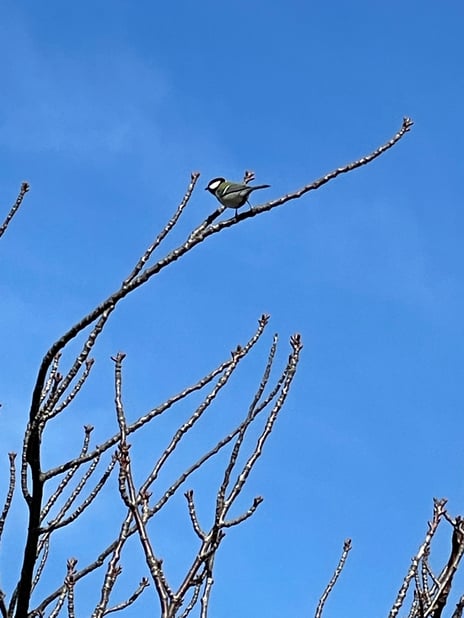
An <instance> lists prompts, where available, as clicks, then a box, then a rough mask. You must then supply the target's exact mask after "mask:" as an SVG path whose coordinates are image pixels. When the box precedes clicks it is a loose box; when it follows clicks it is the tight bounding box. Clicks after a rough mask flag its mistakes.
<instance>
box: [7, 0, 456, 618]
mask: <svg viewBox="0 0 464 618" xmlns="http://www.w3.org/2000/svg"><path fill="white" fill-rule="evenodd" d="M0 12H1V19H0V55H1V58H2V62H1V64H0V86H1V90H2V93H3V94H2V96H1V97H0V163H1V164H0V203H1V208H2V210H3V212H6V210H7V208H8V207H9V205H10V203H12V202H13V201H14V199H15V195H16V192H17V190H18V188H19V185H20V182H21V181H22V180H28V181H29V182H30V183H31V187H32V189H31V193H30V195H29V196H28V197H27V202H26V203H25V205H24V208H23V210H22V211H21V212H20V213H19V215H18V217H17V219H15V221H14V222H13V224H12V226H11V229H9V230H8V232H7V234H6V235H5V237H4V238H2V241H1V245H0V252H1V253H0V255H1V265H2V268H1V279H0V298H1V312H2V316H3V319H2V348H3V349H4V350H5V351H6V353H5V354H3V355H2V357H1V358H0V379H1V392H0V400H1V401H2V403H3V408H2V417H1V420H0V422H1V427H2V429H1V432H0V435H1V437H0V440H1V444H2V450H5V451H6V450H18V449H19V448H20V446H19V445H20V439H21V431H22V427H23V426H24V422H25V419H26V417H27V410H28V404H29V400H30V392H31V388H32V385H33V382H34V378H35V372H36V370H37V367H38V363H39V362H40V359H41V356H42V354H43V353H44V352H45V351H46V349H47V348H48V346H49V345H50V344H51V343H52V341H54V340H55V339H56V338H57V337H58V336H59V335H61V334H62V332H63V331H64V330H65V329H66V328H67V327H69V326H70V325H71V324H72V323H74V322H75V321H76V320H77V319H78V318H79V317H80V316H81V315H83V314H84V313H86V312H87V311H88V310H89V309H90V308H92V307H93V306H94V305H95V304H96V303H98V302H99V301H100V300H102V299H103V298H104V297H105V296H106V295H107V294H108V293H110V292H111V291H112V290H113V289H115V288H116V287H117V286H118V284H119V282H120V281H121V279H122V278H124V276H126V275H127V274H128V272H129V271H130V269H131V267H132V264H133V263H134V262H135V261H136V259H137V257H138V255H139V253H140V252H142V251H143V249H144V248H145V246H146V245H147V244H148V243H149V242H150V240H151V239H152V237H153V236H154V235H155V234H156V233H157V232H158V231H159V229H160V228H161V227H162V226H163V225H164V224H165V222H166V221H167V220H168V219H169V217H170V216H171V214H172V212H173V210H174V208H175V207H176V205H177V203H178V201H179V199H180V198H181V196H182V195H183V192H184V190H185V187H186V185H187V182H188V179H189V174H190V172H191V171H192V170H199V171H200V172H201V174H202V176H201V178H200V181H199V185H198V190H197V191H196V192H195V194H194V196H193V198H192V201H191V204H190V206H189V208H188V209H187V211H186V213H185V215H184V217H183V220H182V222H181V223H180V225H179V230H178V232H177V236H176V238H177V241H178V242H179V241H180V240H182V239H183V237H184V236H185V235H186V234H187V233H188V232H189V231H190V230H191V229H192V228H193V227H194V226H196V225H198V224H199V222H200V221H202V220H203V218H204V217H205V216H207V215H208V214H209V213H210V212H211V211H212V210H213V208H214V207H215V204H214V199H213V198H212V196H210V195H209V194H206V193H205V192H204V191H203V190H202V188H203V187H204V186H205V185H206V183H207V181H208V180H209V179H210V178H212V177H214V176H217V175H224V176H226V177H228V178H232V179H240V178H241V177H242V174H243V171H244V170H245V169H253V170H254V171H255V172H256V177H257V181H258V182H263V183H269V184H271V185H272V187H271V189H269V190H268V191H267V192H266V194H264V192H263V193H262V197H263V198H264V197H266V198H267V197H269V198H274V197H277V196H279V195H281V194H283V193H286V192H288V191H291V190H294V189H296V188H299V187H300V186H302V185H304V184H306V183H307V182H309V181H311V180H314V179H316V178H317V177H319V176H320V175H322V174H325V173H326V172H328V171H330V170H332V169H333V168H336V167H339V166H340V165H343V164H345V163H347V162H349V161H351V160H353V159H356V158H357V157H359V156H362V155H364V154H367V153H369V152H370V151H372V150H373V149H374V148H376V147H377V146H378V145H380V144H381V143H383V142H384V141H386V140H387V139H389V138H390V137H391V136H392V135H393V134H394V133H395V132H396V130H397V129H399V127H400V126H401V121H402V117H403V116H405V115H408V116H411V117H412V118H413V119H414V121H415V126H414V128H413V130H412V132H411V133H410V134H409V135H407V136H406V137H405V138H404V139H403V140H402V141H401V142H400V143H399V144H398V145H397V146H396V147H395V148H394V149H393V150H391V151H390V152H388V153H387V154H385V155H384V156H382V157H381V158H380V159H378V160H377V161H375V162H374V163H373V164H371V165H369V166H367V167H365V168H362V169H360V170H356V171H355V172H353V173H352V174H349V175H347V176H343V177H341V178H339V179H337V180H335V181H334V182H333V183H330V184H329V185H327V186H325V187H323V188H322V189H320V190H319V191H317V192H315V193H312V194H310V195H309V196H307V197H305V198H304V199H302V200H300V201H298V202H297V203H293V204H292V205H288V206H287V207H283V208H280V209H277V210H275V211H273V212H271V213H267V214H264V215H263V216H261V217H258V218H254V219H253V220H247V221H245V222H243V224H241V225H239V226H236V227H234V228H233V229H231V230H226V231H225V232H224V233H223V234H221V235H220V236H217V237H214V238H211V239H209V241H208V242H207V243H205V244H204V246H200V247H198V248H197V249H195V251H194V252H192V254H190V255H189V256H187V257H185V258H184V259H182V260H181V261H179V262H178V263H176V264H174V265H172V266H170V267H169V268H168V269H167V270H166V271H165V272H163V273H162V275H161V276H160V277H158V278H157V280H155V281H153V282H152V283H151V284H150V285H149V286H147V287H146V288H144V289H143V290H140V291H138V292H136V293H135V294H134V295H133V297H131V298H129V299H128V300H127V302H126V303H125V304H124V305H122V306H121V308H120V310H119V311H118V312H117V313H116V315H115V316H114V317H113V319H112V321H111V324H110V326H109V328H108V330H107V332H106V333H105V335H104V336H103V337H102V339H101V341H100V343H99V345H98V346H97V349H96V351H95V355H96V357H97V361H98V364H97V367H96V369H95V375H94V376H93V378H92V380H91V381H90V382H89V386H88V390H87V391H86V392H85V393H84V394H83V397H82V400H81V401H82V403H81V404H80V406H75V408H74V409H73V413H72V414H70V415H69V417H68V418H67V419H66V421H65V425H64V426H65V427H66V428H78V427H80V426H82V425H83V424H84V423H88V422H92V423H94V424H95V425H96V429H95V432H96V434H97V437H96V439H97V441H98V439H101V438H102V437H103V436H104V435H105V433H106V432H108V431H111V429H112V428H113V427H114V411H113V406H112V398H113V393H112V366H111V362H110V360H109V356H110V355H111V354H114V353H115V352H116V351H117V350H120V349H121V350H124V351H125V352H126V353H127V354H128V357H127V360H126V374H125V385H126V386H125V388H126V397H125V398H126V402H127V408H128V415H130V417H131V418H135V417H136V416H138V415H139V414H141V413H143V411H145V410H146V409H149V408H150V407H151V406H153V405H155V404H156V403H158V402H160V401H162V400H163V399H164V398H165V397H167V396H169V395H170V394H172V393H173V392H176V391H177V390H179V389H181V388H182V387H183V386H184V385H186V384H189V383H191V382H193V381H195V380H196V379H198V378H199V377H200V376H201V375H202V374H203V373H205V372H206V371H208V370H209V369H210V368H212V367H213V366H214V365H215V364H216V363H219V362H220V361H221V360H223V359H224V358H226V357H227V356H228V354H229V351H230V350H231V349H232V348H234V347H235V346H236V344H237V343H244V341H245V340H246V339H247V338H248V337H249V335H250V334H251V333H252V332H253V330H254V328H255V324H256V321H257V319H258V317H259V316H260V314H261V313H263V312H268V313H270V314H271V316H272V320H271V324H270V326H269V329H268V331H269V332H268V334H267V335H266V337H267V339H266V340H265V341H264V342H263V343H262V344H261V347H260V350H259V351H257V352H256V353H255V356H254V357H253V359H250V362H249V364H248V366H247V367H248V369H246V370H244V371H243V372H242V374H241V375H240V376H238V378H237V381H236V382H235V385H234V386H233V387H232V388H231V393H230V395H229V398H225V399H224V402H223V404H221V405H222V407H221V406H219V407H218V410H217V412H216V414H219V415H221V414H224V415H230V416H231V418H235V416H236V417H237V418H239V416H240V412H241V410H243V408H241V407H240V406H241V405H242V406H244V405H245V403H246V401H247V400H248V399H247V397H249V395H250V393H252V392H253V390H252V389H253V385H254V384H255V382H256V380H258V379H259V378H258V377H257V376H258V375H259V373H258V372H259V371H260V368H261V367H262V364H263V362H264V359H265V355H266V346H267V345H269V344H270V341H271V336H272V333H273V332H274V331H278V332H279V333H280V336H281V351H280V362H281V363H283V362H284V361H285V359H286V355H287V348H286V341H287V339H288V337H289V336H290V334H292V333H293V332H296V331H298V332H300V333H301V334H302V337H303V341H304V344H305V348H304V352H303V358H302V362H301V365H300V368H299V373H298V376H297V379H296V382H295V385H294V388H293V390H292V393H291V396H290V398H289V400H288V402H287V405H286V408H285V410H284V411H283V413H282V415H281V417H280V419H279V421H278V423H277V426H276V429H275V431H274V434H273V436H272V438H271V440H270V443H269V445H268V449H267V452H265V454H264V456H263V458H262V460H261V461H260V463H259V465H258V466H257V468H256V470H255V473H254V475H253V476H252V479H251V480H250V485H249V488H248V489H247V494H246V497H247V499H248V501H249V500H250V499H251V497H252V496H254V495H256V494H261V495H263V496H264V498H265V502H264V504H262V505H261V506H260V508H259V511H258V513H257V514H256V515H255V516H254V518H253V519H252V520H250V521H249V522H247V523H246V524H244V525H243V526H242V527H240V528H238V529H235V530H233V531H231V533H230V534H229V535H228V538H227V539H226V542H225V544H224V547H223V550H222V552H221V553H220V555H219V557H218V561H217V572H216V584H215V589H214V592H213V600H212V607H211V610H212V613H213V615H215V616H221V617H224V618H228V617H229V616H252V615H257V614H258V613H259V614H263V615H266V616H268V617H270V618H272V617H274V616H275V617H277V616H281V615H283V614H284V613H286V614H288V613H289V612H290V613H292V614H295V615H297V614H299V615H311V613H312V612H313V608H315V606H316V603H317V599H318V596H319V594H320V593H321V591H322V590H323V588H324V586H325V584H326V582H327V580H328V578H329V576H330V573H331V571H332V569H333V567H334V566H335V564H336V562H337V560H338V555H339V550H340V548H341V546H342V543H343V539H344V538H345V537H348V536H350V537H351V538H352V539H353V550H352V552H351V555H350V558H349V562H348V565H347V567H346V571H345V572H344V573H343V575H342V578H341V581H340V582H339V584H338V586H337V588H336V591H335V593H334V595H333V597H332V598H331V599H330V601H329V603H328V605H327V608H326V614H325V615H326V616H327V617H328V618H329V617H331V616H340V615H341V613H342V612H343V614H344V615H346V614H347V613H348V614H350V613H351V611H352V612H353V615H368V614H372V615H379V614H380V615H384V614H385V613H386V612H387V611H388V610H389V608H390V605H391V603H392V602H393V600H394V597H395V594H396V591H397V590H398V588H399V585H400V583H401V580H402V577H403V575H404V573H405V572H406V570H407V568H408V564H409V560H410V558H411V556H412V555H413V554H414V552H415V550H416V548H417V546H418V544H419V542H420V541H421V539H422V536H423V533H424V531H425V529H426V521H427V519H428V518H429V517H430V514H431V506H432V497H434V496H438V497H441V496H445V497H448V498H449V506H450V511H451V512H452V513H453V514H457V513H462V512H463V511H464V478H463V472H462V456H461V451H462V435H463V429H464V424H463V421H462V418H463V410H464V393H463V389H462V384H463V377H464V376H463V363H462V350H463V343H464V328H463V322H462V315H463V310H464V286H463V281H464V259H463V249H462V247H463V243H462V237H463V226H464V215H463V206H462V203H463V200H462V173H463V160H462V143H463V138H464V130H463V129H464V123H463V120H462V109H463V104H464V102H463V98H464V97H463V93H464V84H463V74H462V59H463V43H462V24H463V19H464V7H463V5H462V3H461V2H457V1H455V2H448V3H445V4H439V3H437V2H429V1H425V2H417V1H416V2H399V1H396V0H393V1H391V2H388V3H376V2H370V1H369V2H368V1H367V0H366V1H364V2H362V1H358V0H354V1H352V2H349V3H348V2H346V3H345V2H343V3H342V2H338V3H327V2H322V1H318V2H311V3H309V2H303V1H301V0H300V1H296V0H294V1H292V2H283V1H281V0H275V1H274V2H272V3H270V2H260V1H253V0H251V1H248V2H243V1H242V0H237V1H236V2H234V3H232V2H219V3H218V2H211V1H209V0H207V1H204V2H201V3H200V2H197V3H193V2H188V1H186V0H180V1H179V2H176V3H163V4H155V3H151V2H147V1H145V0H141V1H140V2H138V3H134V2H129V1H119V0H113V1H112V2H111V3H109V2H89V1H87V0H83V1H82V2H79V3H75V4H73V5H72V6H71V5H69V4H68V3H65V4H64V3H61V2H57V1H55V0H50V1H48V2H46V3H35V2H19V3H18V2H11V1H2V2H0ZM174 242H175V239H174V240H173V241H172V243H174ZM169 246H173V245H172V244H171V245H169ZM216 430H217V421H216V420H215V419H212V420H211V424H208V422H207V423H205V424H204V426H203V429H202V432H203V434H202V436H206V438H207V439H208V438H209V435H208V434H209V432H210V431H211V435H214V431H216ZM64 435H66V436H67V435H68V434H67V429H66V431H65V430H63V429H60V428H59V427H57V428H56V429H54V430H52V431H51V432H50V435H49V438H48V439H49V442H48V443H47V444H48V445H49V446H47V448H49V449H50V451H49V452H47V455H46V456H47V457H50V461H55V459H54V458H55V457H56V458H59V456H60V455H61V454H62V453H63V452H69V449H70V448H71V446H70V444H69V443H68V441H67V439H66V440H65V439H64V438H63V436H64ZM150 435H151V437H150V438H149V440H153V441H154V442H156V440H157V439H158V434H157V433H156V434H150ZM79 439H80V437H79ZM198 439H199V438H198ZM149 447H150V443H144V444H142V454H141V455H140V459H139V464H140V473H142V470H143V469H144V466H143V464H144V463H146V466H149V463H150V461H151V458H150V456H149V450H150V449H149ZM1 465H2V476H3V477H4V476H5V472H4V471H6V469H7V467H6V466H7V462H6V458H4V461H3V463H2V464H1ZM208 474H211V476H212V477H214V470H213V471H209V472H208ZM207 481H208V478H205V479H202V480H201V482H200V484H199V487H200V489H199V491H200V492H201V491H203V490H204V488H205V487H206V483H207ZM247 504H248V502H246V500H244V502H243V506H244V507H246V505H247ZM182 509H184V510H182ZM17 512H18V517H19V518H20V519H19V520H18V521H21V515H20V514H19V513H20V504H19V501H18V504H17ZM206 512H207V508H206V507H205V513H206ZM105 513H106V511H105V505H104V504H100V505H99V506H98V511H97V514H98V516H99V517H100V518H101V522H102V528H105V526H106V523H105V517H106V515H105ZM184 515H185V506H184V505H183V504H182V501H179V510H178V511H176V515H173V516H172V517H173V520H172V521H174V522H175V524H176V526H177V525H178V526H179V528H178V529H177V528H175V529H174V532H171V533H170V534H168V533H167V535H166V536H164V537H163V541H160V544H161V549H160V552H161V553H162V554H163V555H165V557H166V561H168V556H171V558H170V560H171V561H172V566H171V567H170V568H172V569H173V573H174V572H175V570H176V568H177V564H176V559H177V556H181V555H182V553H183V551H184V545H183V541H184V536H183V535H184V532H183V531H182V529H183V528H182V527H185V526H187V525H188V523H187V521H186V519H185V517H184ZM93 525H94V524H93ZM85 534H86V535H87V536H86V537H83V538H88V539H89V545H88V547H84V544H83V546H82V548H81V551H82V552H83V553H85V551H86V550H89V551H90V550H91V549H92V548H93V547H94V546H95V544H96V543H97V542H98V541H99V539H100V534H103V532H102V531H101V530H100V529H98V530H96V529H94V528H91V529H86V530H85ZM8 542H9V543H11V542H12V541H11V540H10V541H8ZM58 542H60V541H58ZM61 543H62V544H61V546H59V547H58V551H59V552H61V554H60V558H59V559H61V560H65V559H66V558H67V557H69V555H70V554H69V552H70V549H69V546H68V545H67V544H66V543H67V540H66V539H65V538H64V536H63V539H62V540H61ZM16 547H17V546H16ZM445 547H446V539H445ZM72 554H73V555H75V554H76V550H75V549H73V550H72ZM1 560H2V562H1V566H2V571H5V566H6V564H10V562H9V559H6V558H5V557H2V559H1ZM131 560H132V562H131ZM82 561H84V558H83V557H82ZM127 561H128V563H126V569H127V571H128V572H133V573H134V577H139V575H142V574H143V565H142V564H141V563H140V559H137V558H135V557H134V556H132V555H130V556H128V557H127ZM179 561H181V558H180V557H179ZM53 567H54V569H55V568H56V575H55V576H56V577H61V573H62V566H61V564H60V563H59V560H57V562H56V564H54V565H53ZM50 578H53V576H52V575H50ZM4 579H5V578H3V579H2V581H4ZM53 581H55V580H53ZM457 592H459V593H460V592H462V590H457ZM151 595H152V591H149V592H146V593H145V596H146V599H145V600H144V601H142V602H141V605H140V606H135V607H134V609H133V613H132V614H131V613H128V614H127V615H139V613H138V612H139V611H140V608H141V607H149V606H150V603H151V602H152V601H153V597H152V596H151ZM143 603H146V605H143ZM347 608H348V609H347Z"/></svg>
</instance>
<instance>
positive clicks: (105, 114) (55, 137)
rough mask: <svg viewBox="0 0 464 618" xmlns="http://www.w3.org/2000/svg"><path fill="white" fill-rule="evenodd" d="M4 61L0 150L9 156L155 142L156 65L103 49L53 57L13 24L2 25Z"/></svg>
mask: <svg viewBox="0 0 464 618" xmlns="http://www.w3.org/2000/svg"><path fill="white" fill-rule="evenodd" d="M0 53H1V55H2V58H3V59H4V66H3V71H2V73H3V74H2V78H1V83H2V91H3V92H4V93H10V95H11V96H4V97H3V98H2V103H1V114H0V144H1V146H2V147H3V148H5V149H6V148H7V149H11V150H13V151H18V150H26V151H32V152H43V151H57V152H60V153H63V154H64V153H66V154H76V155H78V156H82V155H86V156H92V157H93V156H98V157H101V156H102V155H103V154H104V153H105V152H111V153H119V152H124V151H132V150H134V149H136V148H137V146H138V145H139V143H140V142H141V141H142V140H146V139H147V134H149V135H150V134H151V138H152V139H153V138H156V119H157V112H158V110H159V107H160V104H161V103H162V101H163V100H164V98H165V97H166V94H167V83H166V79H165V78H164V77H163V75H162V72H161V71H160V70H159V68H158V67H155V66H151V65H150V64H149V63H147V62H145V61H143V62H142V61H141V60H140V59H138V58H137V57H135V56H133V55H131V53H130V52H128V51H126V50H122V49H121V50H119V51H116V52H115V46H112V48H111V50H105V49H104V48H101V49H99V50H88V51H87V52H86V54H84V55H83V54H82V53H79V54H77V52H76V55H75V56H73V55H72V54H71V53H69V52H68V53H67V54H61V55H60V54H58V53H56V50H55V51H54V52H53V53H52V52H50V51H49V50H48V49H46V48H43V47H41V46H39V45H38V44H37V43H36V41H35V40H33V38H32V36H30V35H29V33H28V32H27V29H26V26H24V27H21V28H20V26H19V25H18V20H15V22H14V23H12V22H11V21H10V22H8V23H5V22H4V23H3V26H0Z"/></svg>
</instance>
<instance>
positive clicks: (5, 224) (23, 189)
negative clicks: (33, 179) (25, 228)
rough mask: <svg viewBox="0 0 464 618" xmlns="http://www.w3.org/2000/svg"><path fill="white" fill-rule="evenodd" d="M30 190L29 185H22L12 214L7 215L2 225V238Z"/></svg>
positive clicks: (0, 233) (0, 226)
mask: <svg viewBox="0 0 464 618" xmlns="http://www.w3.org/2000/svg"><path fill="white" fill-rule="evenodd" d="M29 189H30V186H29V183H27V182H23V183H22V184H21V189H20V190H19V193H18V197H17V198H16V202H15V203H14V204H13V206H12V207H11V208H10V212H9V213H8V214H7V216H6V218H5V220H4V222H3V223H2V225H0V238H1V237H2V236H3V234H4V233H5V232H6V230H7V228H8V226H9V225H10V223H11V221H12V219H13V217H14V216H15V214H16V213H17V212H18V210H19V208H20V206H21V204H22V203H23V199H24V196H25V195H26V193H27V192H28V191H29Z"/></svg>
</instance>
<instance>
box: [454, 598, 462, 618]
mask: <svg viewBox="0 0 464 618" xmlns="http://www.w3.org/2000/svg"><path fill="white" fill-rule="evenodd" d="M463 609H464V595H462V596H461V598H460V599H459V601H458V602H457V603H456V609H455V610H454V612H453V615H452V616H451V618H462V611H463Z"/></svg>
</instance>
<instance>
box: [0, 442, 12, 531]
mask: <svg viewBox="0 0 464 618" xmlns="http://www.w3.org/2000/svg"><path fill="white" fill-rule="evenodd" d="M8 459H9V462H10V480H9V483H8V491H7V494H6V497H5V502H4V504H3V509H2V514H1V515H0V539H1V538H2V534H3V528H4V526H5V521H6V518H7V516H8V511H9V510H10V506H11V502H12V500H13V495H14V490H15V487H16V465H15V459H16V453H8Z"/></svg>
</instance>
